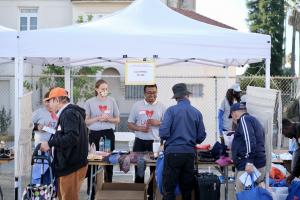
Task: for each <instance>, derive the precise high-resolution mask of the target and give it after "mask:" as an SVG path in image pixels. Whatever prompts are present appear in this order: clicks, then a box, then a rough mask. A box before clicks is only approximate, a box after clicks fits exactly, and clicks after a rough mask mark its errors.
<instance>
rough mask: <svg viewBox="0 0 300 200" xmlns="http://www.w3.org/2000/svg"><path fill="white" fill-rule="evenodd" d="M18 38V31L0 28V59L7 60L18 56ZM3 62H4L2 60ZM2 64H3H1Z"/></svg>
mask: <svg viewBox="0 0 300 200" xmlns="http://www.w3.org/2000/svg"><path fill="white" fill-rule="evenodd" d="M17 37H18V32H17V31H16V30H13V29H10V28H6V27H4V26H0V57H1V59H3V60H5V58H7V57H8V58H9V57H15V56H16V55H17V49H18V48H17V43H18V42H17V41H18V40H17ZM1 61H2V60H1ZM1 63H2V62H1Z"/></svg>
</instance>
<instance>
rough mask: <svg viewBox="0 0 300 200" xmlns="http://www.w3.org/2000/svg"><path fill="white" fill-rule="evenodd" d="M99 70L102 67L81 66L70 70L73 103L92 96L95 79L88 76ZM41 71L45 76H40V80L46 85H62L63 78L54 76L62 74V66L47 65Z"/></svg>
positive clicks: (49, 86)
mask: <svg viewBox="0 0 300 200" xmlns="http://www.w3.org/2000/svg"><path fill="white" fill-rule="evenodd" d="M101 70H103V67H100V66H92V67H82V68H79V69H75V70H72V76H73V88H72V89H73V90H72V94H73V102H74V103H77V102H78V101H79V100H81V99H83V100H86V99H88V98H91V97H92V96H94V86H95V81H94V79H91V78H90V77H88V76H89V75H96V74H97V72H98V71H101ZM42 73H43V74H44V75H46V76H45V77H42V78H40V81H42V83H43V84H44V85H45V86H46V87H48V88H51V87H64V81H63V79H62V78H57V77H55V76H56V75H63V74H64V68H62V67H59V66H54V65H48V66H47V67H46V69H45V70H43V72H42ZM51 75H52V76H51Z"/></svg>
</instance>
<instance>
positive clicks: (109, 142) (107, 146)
mask: <svg viewBox="0 0 300 200" xmlns="http://www.w3.org/2000/svg"><path fill="white" fill-rule="evenodd" d="M110 144H111V141H110V139H108V138H105V142H104V147H105V151H106V152H108V153H109V152H110V151H111V149H110Z"/></svg>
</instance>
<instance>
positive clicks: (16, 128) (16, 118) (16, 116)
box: [14, 57, 20, 200]
mask: <svg viewBox="0 0 300 200" xmlns="http://www.w3.org/2000/svg"><path fill="white" fill-rule="evenodd" d="M14 73H15V98H14V136H15V137H14V149H15V152H16V154H15V159H16V160H17V159H18V154H17V152H18V145H17V144H18V139H19V134H20V129H19V58H18V57H16V58H15V71H14ZM16 166H17V163H15V170H16ZM15 174H16V172H15ZM18 186H19V178H18V176H15V200H17V199H18Z"/></svg>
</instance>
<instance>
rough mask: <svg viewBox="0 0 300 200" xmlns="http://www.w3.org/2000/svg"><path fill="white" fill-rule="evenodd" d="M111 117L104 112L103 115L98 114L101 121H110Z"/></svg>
mask: <svg viewBox="0 0 300 200" xmlns="http://www.w3.org/2000/svg"><path fill="white" fill-rule="evenodd" d="M109 118H110V117H109V115H107V114H103V115H100V116H98V121H100V122H108V119H109Z"/></svg>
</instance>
